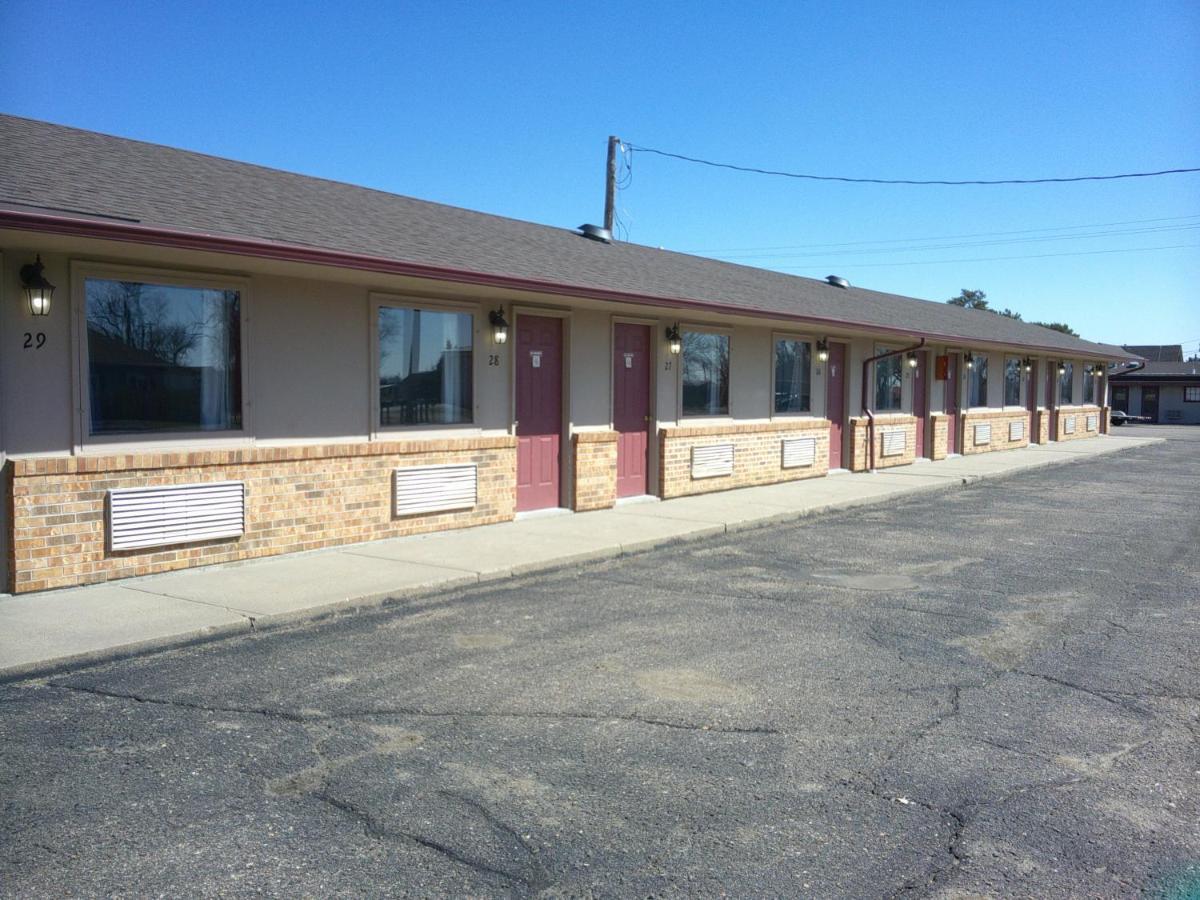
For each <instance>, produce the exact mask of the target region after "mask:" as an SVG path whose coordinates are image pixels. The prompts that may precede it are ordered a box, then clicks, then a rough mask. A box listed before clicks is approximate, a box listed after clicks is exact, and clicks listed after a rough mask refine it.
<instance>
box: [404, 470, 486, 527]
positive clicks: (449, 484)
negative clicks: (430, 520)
mask: <svg viewBox="0 0 1200 900" xmlns="http://www.w3.org/2000/svg"><path fill="white" fill-rule="evenodd" d="M394 474H395V488H396V515H397V516H412V515H416V514H417V513H430V512H447V511H449V510H454V509H470V508H471V507H473V506H474V505H475V502H476V485H477V473H476V467H475V466H474V465H473V464H472V465H461V466H406V467H404V468H401V469H396V470H394Z"/></svg>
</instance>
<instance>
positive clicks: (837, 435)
mask: <svg viewBox="0 0 1200 900" xmlns="http://www.w3.org/2000/svg"><path fill="white" fill-rule="evenodd" d="M825 371H826V373H827V374H826V378H825V385H826V387H825V418H827V419H828V420H829V468H831V469H840V468H842V435H843V433H844V432H845V430H846V345H845V344H833V343H831V344H830V345H829V361H828V362H827V363H826V364H825Z"/></svg>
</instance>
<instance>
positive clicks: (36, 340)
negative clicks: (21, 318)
mask: <svg viewBox="0 0 1200 900" xmlns="http://www.w3.org/2000/svg"><path fill="white" fill-rule="evenodd" d="M21 346H22V347H23V348H24V349H26V350H41V349H42V348H43V347H44V346H46V332H44V331H39V332H37V333H36V334H35V333H34V332H32V331H27V332H25V342H24V343H23V344H22V345H21Z"/></svg>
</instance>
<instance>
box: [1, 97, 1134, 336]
mask: <svg viewBox="0 0 1200 900" xmlns="http://www.w3.org/2000/svg"><path fill="white" fill-rule="evenodd" d="M6 209H7V210H12V211H14V212H24V213H30V212H43V213H50V214H59V215H65V216H87V217H98V218H100V219H104V220H110V221H114V222H136V223H139V224H141V225H145V226H153V227H156V228H163V229H172V230H176V231H183V232H190V233H197V234H208V235H219V236H225V237H236V238H247V239H257V240H266V241H275V242H280V243H283V244H288V245H300V246H304V247H310V248H319V249H321V250H328V251H338V252H344V253H353V254H362V255H368V256H372V257H377V258H379V259H382V260H389V261H395V262H407V263H413V264H419V265H425V266H434V267H442V268H446V269H454V270H463V271H468V272H473V273H486V274H488V275H492V276H501V277H505V278H512V279H514V280H516V279H522V280H527V281H539V282H552V283H554V284H557V285H561V286H569V287H571V288H576V289H579V290H580V292H583V293H586V292H587V291H589V290H592V291H603V292H616V293H620V294H623V295H628V297H629V299H631V300H634V301H640V302H643V303H648V304H653V303H654V302H655V301H656V300H661V301H688V302H691V303H695V304H703V305H712V306H714V307H718V308H721V309H722V310H723V311H726V312H734V311H745V312H747V313H749V314H756V315H778V316H780V317H784V318H793V319H809V320H812V321H814V322H816V321H824V322H826V323H829V322H841V323H846V324H848V325H853V326H859V325H862V326H877V327H879V328H881V329H892V330H899V331H904V332H908V333H914V334H922V335H930V336H933V337H942V338H946V339H951V340H953V341H954V342H956V343H957V342H963V343H969V342H971V341H979V342H987V343H993V344H1004V345H1013V346H1022V347H1030V348H1038V349H1044V350H1050V351H1061V352H1063V353H1074V354H1080V355H1100V356H1105V357H1109V358H1127V357H1128V356H1129V354H1127V353H1125V352H1124V351H1123V350H1121V349H1120V348H1118V347H1113V346H1109V345H1104V344H1095V343H1092V342H1090V341H1083V340H1080V339H1077V338H1073V337H1070V336H1069V335H1064V334H1061V333H1059V332H1056V331H1052V330H1050V329H1046V328H1042V327H1040V326H1038V325H1031V324H1028V323H1024V322H1017V321H1015V320H1013V319H1008V318H1005V317H1002V316H998V315H996V314H994V313H991V312H986V311H980V310H969V309H961V308H959V307H956V306H950V305H947V304H945V303H933V302H929V301H925V300H916V299H913V298H909V297H901V296H897V295H893V294H885V293H880V292H878V291H870V290H865V289H863V288H855V287H851V288H849V289H843V288H838V287H833V286H830V285H828V284H826V283H825V282H823V281H817V280H814V279H809V278H800V277H797V276H794V275H785V274H782V273H779V272H772V271H768V270H765V269H756V268H751V267H748V266H739V265H735V264H732V263H726V262H719V261H717V260H712V259H706V258H704V257H699V256H690V255H687V254H683V253H675V252H672V251H667V250H656V249H653V248H650V247H644V246H640V245H638V244H630V243H622V242H617V243H613V244H602V243H599V242H596V241H592V240H588V239H586V238H583V237H580V236H579V235H578V234H577V233H576V232H574V231H572V230H569V229H565V228H552V227H549V226H545V225H536V224H534V223H531V222H522V221H518V220H515V219H506V218H502V217H499V216H493V215H487V214H485V213H478V212H472V211H470V210H465V209H459V208H457V207H452V206H444V205H441V204H437V203H429V202H426V201H423V200H416V199H414V198H412V197H404V196H399V195H396V194H388V193H385V192H383V191H376V190H371V189H368V188H362V187H356V186H354V185H349V184H342V183H339V182H335V181H327V180H325V179H321V178H312V177H309V176H304V175H296V174H293V173H290V172H281V171H278V170H275V169H267V168H263V167H261V166H256V165H250V164H247V163H240V162H234V161H232V160H227V159H220V158H217V157H213V156H205V155H203V154H199V153H191V152H188V151H183V150H176V149H172V148H169V147H162V146H159V145H156V144H147V143H142V142H140V141H131V140H127V139H124V138H117V137H111V136H108V135H102V134H97V133H95V132H90V131H81V130H79V129H75V128H67V127H64V126H60V125H51V124H47V123H45V122H38V121H34V120H30V119H22V118H17V117H13V116H0V211H4V210H6Z"/></svg>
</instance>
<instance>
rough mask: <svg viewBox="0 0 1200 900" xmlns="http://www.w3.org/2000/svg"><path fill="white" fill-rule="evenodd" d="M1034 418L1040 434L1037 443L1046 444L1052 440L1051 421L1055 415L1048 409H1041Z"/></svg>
mask: <svg viewBox="0 0 1200 900" xmlns="http://www.w3.org/2000/svg"><path fill="white" fill-rule="evenodd" d="M1033 418H1034V423H1035V424H1034V427H1035V428H1037V433H1038V441H1037V442H1038V443H1039V444H1044V443H1046V442H1047V441H1049V440H1050V420H1051V419H1053V418H1054V413H1053V412H1052V411H1051V410H1048V409H1039V410H1038V411H1037V415H1035V416H1034V417H1033Z"/></svg>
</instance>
